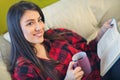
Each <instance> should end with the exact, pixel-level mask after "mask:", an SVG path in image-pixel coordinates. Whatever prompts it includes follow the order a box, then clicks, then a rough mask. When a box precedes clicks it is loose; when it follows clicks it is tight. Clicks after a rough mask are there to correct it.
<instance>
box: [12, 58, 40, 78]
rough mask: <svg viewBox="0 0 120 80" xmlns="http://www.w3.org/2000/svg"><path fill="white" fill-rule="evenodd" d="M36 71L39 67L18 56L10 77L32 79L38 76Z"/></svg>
mask: <svg viewBox="0 0 120 80" xmlns="http://www.w3.org/2000/svg"><path fill="white" fill-rule="evenodd" d="M38 71H39V69H38V68H37V67H36V66H35V65H34V64H32V62H30V61H29V60H27V59H25V58H23V57H19V58H18V59H17V63H16V66H15V69H14V73H13V75H12V77H13V78H14V79H29V78H31V79H32V78H36V77H38V74H39V72H38Z"/></svg>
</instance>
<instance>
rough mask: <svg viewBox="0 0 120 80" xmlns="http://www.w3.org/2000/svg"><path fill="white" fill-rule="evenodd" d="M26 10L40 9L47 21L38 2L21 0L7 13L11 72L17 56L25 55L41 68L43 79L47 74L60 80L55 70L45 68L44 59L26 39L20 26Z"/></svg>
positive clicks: (41, 14) (55, 79)
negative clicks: (39, 56)
mask: <svg viewBox="0 0 120 80" xmlns="http://www.w3.org/2000/svg"><path fill="white" fill-rule="evenodd" d="M26 10H35V11H38V12H39V14H40V16H41V18H42V21H43V22H45V21H44V15H43V12H42V11H41V9H40V8H39V7H38V6H37V5H36V4H34V3H32V2H27V1H20V2H18V3H16V4H14V5H13V6H11V7H10V9H9V11H8V14H7V24H8V31H9V33H10V37H11V56H10V66H9V72H10V73H11V74H12V73H13V71H14V68H15V64H16V61H17V58H18V57H19V56H23V57H24V58H26V59H28V60H30V61H31V62H32V63H33V64H34V65H36V66H37V67H38V68H39V69H40V70H41V73H42V74H40V76H42V80H45V78H46V76H45V75H47V76H50V77H51V78H52V79H53V80H59V79H58V77H56V75H53V74H54V73H53V72H51V71H47V70H45V65H43V61H41V60H39V59H38V58H37V56H36V53H35V51H34V49H33V47H31V44H30V43H29V42H28V41H27V40H26V39H25V37H24V35H23V32H22V30H21V27H20V19H21V17H22V16H23V14H24V12H25V11H26ZM48 70H49V69H48Z"/></svg>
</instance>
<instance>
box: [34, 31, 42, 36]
mask: <svg viewBox="0 0 120 80" xmlns="http://www.w3.org/2000/svg"><path fill="white" fill-rule="evenodd" d="M42 35H43V33H42V32H41V33H36V34H34V36H36V37H41V36H42Z"/></svg>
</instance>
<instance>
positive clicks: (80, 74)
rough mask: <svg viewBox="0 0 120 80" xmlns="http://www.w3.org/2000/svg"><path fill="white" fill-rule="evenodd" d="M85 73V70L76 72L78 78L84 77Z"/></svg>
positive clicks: (78, 79) (77, 79)
mask: <svg viewBox="0 0 120 80" xmlns="http://www.w3.org/2000/svg"><path fill="white" fill-rule="evenodd" d="M83 75H84V72H83V71H80V72H78V73H77V74H76V76H75V77H76V80H80V79H81V78H82V77H83Z"/></svg>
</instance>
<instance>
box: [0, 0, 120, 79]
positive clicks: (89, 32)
mask: <svg viewBox="0 0 120 80" xmlns="http://www.w3.org/2000/svg"><path fill="white" fill-rule="evenodd" d="M119 7H120V1H119V0H60V1H58V2H56V3H54V4H52V5H50V6H47V7H45V8H43V9H42V10H43V13H44V15H45V24H46V30H48V29H49V28H59V27H63V28H67V29H70V30H73V31H75V32H77V33H78V34H80V35H81V36H83V37H84V38H85V39H86V40H87V41H88V42H89V41H91V40H92V39H94V38H95V37H96V35H97V32H98V30H99V29H100V27H101V26H102V24H103V23H104V22H105V21H107V20H108V19H110V18H115V19H116V20H117V22H118V26H120V15H119V13H120V9H119ZM9 55H10V37H9V33H8V32H6V33H4V34H2V35H0V80H11V78H10V74H9V73H8V71H7V65H8V60H9Z"/></svg>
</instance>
